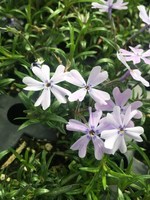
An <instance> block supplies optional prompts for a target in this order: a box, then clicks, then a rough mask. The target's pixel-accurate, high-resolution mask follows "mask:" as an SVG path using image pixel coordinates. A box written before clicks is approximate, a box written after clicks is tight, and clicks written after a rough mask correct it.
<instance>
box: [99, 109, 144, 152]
mask: <svg viewBox="0 0 150 200" xmlns="http://www.w3.org/2000/svg"><path fill="white" fill-rule="evenodd" d="M136 113H137V111H136V110H133V111H131V106H129V107H128V109H127V110H126V112H125V114H122V113H121V109H120V107H119V106H116V107H114V110H113V113H112V114H110V113H108V114H107V117H106V121H107V122H108V124H109V126H108V129H107V128H106V130H103V131H102V132H101V138H103V139H105V142H104V147H105V148H108V149H110V150H111V153H112V154H114V153H115V152H116V151H117V150H118V149H119V150H120V152H121V153H125V152H126V151H127V146H126V141H130V140H132V139H133V140H135V141H137V142H142V138H141V136H140V135H141V134H142V133H143V132H144V129H143V128H142V127H140V126H135V127H134V124H133V122H132V121H131V119H132V118H133V117H134V116H135V115H136Z"/></svg>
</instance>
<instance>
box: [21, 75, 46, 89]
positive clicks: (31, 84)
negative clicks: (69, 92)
mask: <svg viewBox="0 0 150 200" xmlns="http://www.w3.org/2000/svg"><path fill="white" fill-rule="evenodd" d="M23 83H25V84H26V85H27V87H25V88H24V90H29V91H39V90H42V89H43V88H44V84H43V83H42V82H40V81H37V80H35V79H33V78H31V77H29V76H27V77H24V78H23Z"/></svg>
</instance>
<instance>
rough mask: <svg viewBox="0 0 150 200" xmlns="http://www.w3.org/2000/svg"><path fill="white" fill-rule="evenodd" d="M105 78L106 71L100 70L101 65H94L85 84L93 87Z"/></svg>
mask: <svg viewBox="0 0 150 200" xmlns="http://www.w3.org/2000/svg"><path fill="white" fill-rule="evenodd" d="M106 79H108V73H107V72H106V71H103V72H101V67H100V66H96V67H94V68H93V69H92V70H91V72H90V75H89V78H88V81H87V85H88V86H92V87H95V86H96V85H99V84H100V83H102V82H104V81H105V80H106Z"/></svg>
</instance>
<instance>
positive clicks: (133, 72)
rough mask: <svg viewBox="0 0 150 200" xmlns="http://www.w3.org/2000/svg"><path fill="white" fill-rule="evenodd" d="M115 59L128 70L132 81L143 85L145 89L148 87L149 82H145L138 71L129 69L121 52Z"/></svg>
mask: <svg viewBox="0 0 150 200" xmlns="http://www.w3.org/2000/svg"><path fill="white" fill-rule="evenodd" d="M117 58H118V59H119V60H120V61H121V62H122V63H123V64H124V65H125V66H126V68H127V69H128V70H129V72H130V75H131V76H132V78H133V79H135V80H136V81H140V82H141V83H142V84H143V85H145V86H146V87H149V82H148V81H146V80H145V79H144V78H143V77H142V76H141V72H140V70H138V69H131V68H130V66H129V65H128V64H127V62H126V60H125V58H124V56H123V55H122V53H121V52H119V53H118V52H117Z"/></svg>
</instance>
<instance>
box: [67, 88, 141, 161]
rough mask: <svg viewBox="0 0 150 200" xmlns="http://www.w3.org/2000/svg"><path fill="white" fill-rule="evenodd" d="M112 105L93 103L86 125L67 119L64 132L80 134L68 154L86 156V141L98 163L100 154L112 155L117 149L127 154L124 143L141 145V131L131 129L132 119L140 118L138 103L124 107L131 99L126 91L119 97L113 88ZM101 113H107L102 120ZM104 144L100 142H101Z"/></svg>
mask: <svg viewBox="0 0 150 200" xmlns="http://www.w3.org/2000/svg"><path fill="white" fill-rule="evenodd" d="M113 95H114V99H115V103H114V102H113V101H112V100H109V101H107V104H106V105H101V104H98V103H96V104H95V108H96V111H95V112H92V111H91V108H89V122H88V123H87V124H83V123H82V122H80V121H78V120H75V119H71V120H69V122H68V124H67V126H66V128H67V130H69V131H76V132H82V133H83V134H84V136H82V137H81V138H80V139H78V140H77V141H76V142H75V143H74V144H73V145H72V146H71V149H72V150H79V156H80V157H81V158H83V157H84V156H85V155H86V150H87V145H88V143H89V142H90V140H91V141H92V142H93V144H94V151H95V158H96V159H98V160H99V159H101V158H102V156H103V154H104V153H107V154H114V153H115V152H116V151H117V150H118V149H119V150H120V151H121V153H125V152H126V151H127V147H126V141H129V140H132V139H134V140H135V141H137V142H141V141H142V138H141V137H140V135H141V134H142V133H143V132H144V130H143V128H142V127H139V126H136V127H134V123H133V121H132V118H141V117H142V113H141V112H140V111H139V110H137V108H139V107H140V106H141V105H142V103H141V102H140V101H135V102H133V103H131V104H127V101H128V99H129V98H130V96H131V90H129V89H127V90H125V91H124V92H123V93H121V92H120V90H119V88H118V87H116V88H114V90H113ZM102 110H103V111H111V112H110V113H107V115H106V116H104V117H102ZM103 139H104V140H105V141H104V140H103Z"/></svg>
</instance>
